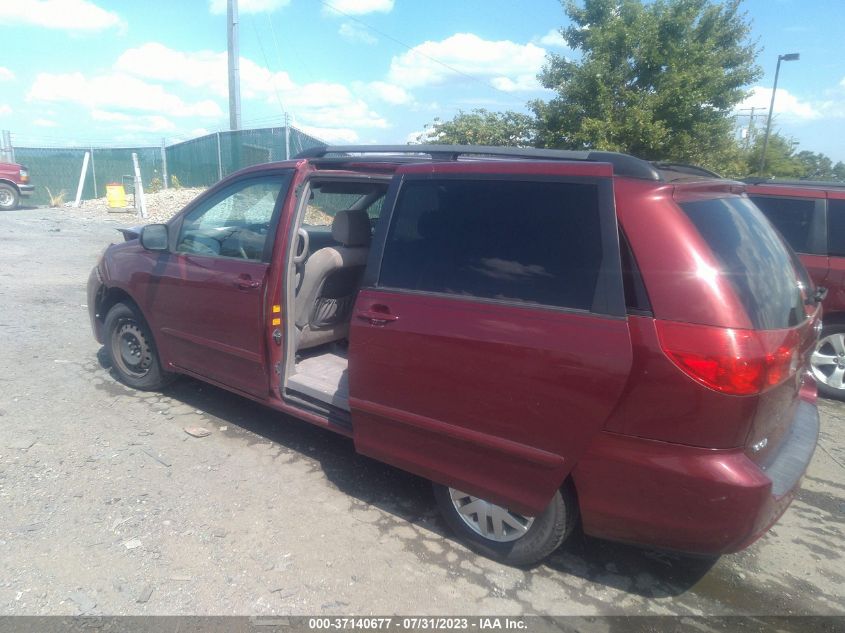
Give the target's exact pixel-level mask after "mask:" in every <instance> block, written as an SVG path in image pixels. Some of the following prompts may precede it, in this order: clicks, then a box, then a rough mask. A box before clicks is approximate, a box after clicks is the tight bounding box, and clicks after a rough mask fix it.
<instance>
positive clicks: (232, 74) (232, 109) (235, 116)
mask: <svg viewBox="0 0 845 633" xmlns="http://www.w3.org/2000/svg"><path fill="white" fill-rule="evenodd" d="M226 4H227V7H226V17H227V20H228V23H227V25H226V27H227V28H226V30H227V34H228V41H229V129H230V130H240V129H241V58H240V51H239V49H238V0H227V3H226Z"/></svg>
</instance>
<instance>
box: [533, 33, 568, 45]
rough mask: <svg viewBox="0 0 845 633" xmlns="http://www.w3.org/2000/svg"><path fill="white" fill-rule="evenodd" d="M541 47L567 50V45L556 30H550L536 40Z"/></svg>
mask: <svg viewBox="0 0 845 633" xmlns="http://www.w3.org/2000/svg"><path fill="white" fill-rule="evenodd" d="M537 41H538V42H539V43H540V44H542V45H543V46H549V47H552V48H567V47H568V46H569V44H567V43H566V40H565V39H564V37H563V35H561V34H560V31H558V30H557V29H552V30H551V31H549V32H548V33H546V34H545V35H543V36H542V37H541V38H539V39H538V40H537Z"/></svg>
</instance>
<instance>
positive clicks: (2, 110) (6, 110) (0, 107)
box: [0, 103, 12, 116]
mask: <svg viewBox="0 0 845 633" xmlns="http://www.w3.org/2000/svg"><path fill="white" fill-rule="evenodd" d="M11 113H12V107H11V106H10V105H8V104H6V103H0V116H4V115H6V114H11Z"/></svg>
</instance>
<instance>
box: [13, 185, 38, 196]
mask: <svg viewBox="0 0 845 633" xmlns="http://www.w3.org/2000/svg"><path fill="white" fill-rule="evenodd" d="M17 187H18V191H20V193H21V196H22V197H24V198H26V197H27V196H31V195H32V194H33V192H34V191H35V185H17Z"/></svg>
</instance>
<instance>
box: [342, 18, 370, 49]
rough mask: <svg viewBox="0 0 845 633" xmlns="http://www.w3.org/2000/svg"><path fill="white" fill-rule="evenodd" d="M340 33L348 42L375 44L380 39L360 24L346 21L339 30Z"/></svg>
mask: <svg viewBox="0 0 845 633" xmlns="http://www.w3.org/2000/svg"><path fill="white" fill-rule="evenodd" d="M337 32H338V34H339V35H340V36H341V37H342V38H343V39H345V40H346V41H347V42H360V43H361V44H375V43H376V42H378V40H377V39H376V38H375V37H373V35H372V34H371V33H370V32H369V31H367V29H365V28H364V27H363V26H361V25H360V24H355V23H354V22H344V23H343V24H341V25H340V28H339V29H338V30H337Z"/></svg>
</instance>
